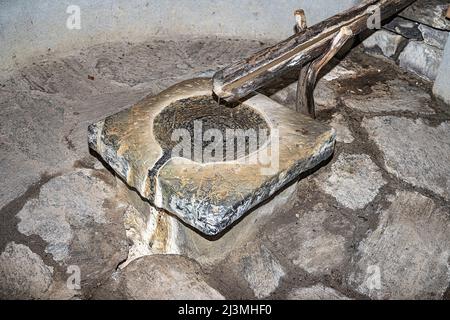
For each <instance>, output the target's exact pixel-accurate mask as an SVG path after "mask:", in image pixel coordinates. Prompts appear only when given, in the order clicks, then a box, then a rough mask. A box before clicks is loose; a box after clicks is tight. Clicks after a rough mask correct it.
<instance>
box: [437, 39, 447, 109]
mask: <svg viewBox="0 0 450 320" xmlns="http://www.w3.org/2000/svg"><path fill="white" fill-rule="evenodd" d="M449 70H450V41H448V40H447V45H446V46H445V51H444V59H443V61H442V63H441V66H440V67H439V72H438V75H437V77H436V81H435V82H434V87H433V93H434V94H435V95H436V96H437V97H438V98H440V99H442V100H444V102H446V103H447V104H449V105H450V72H449Z"/></svg>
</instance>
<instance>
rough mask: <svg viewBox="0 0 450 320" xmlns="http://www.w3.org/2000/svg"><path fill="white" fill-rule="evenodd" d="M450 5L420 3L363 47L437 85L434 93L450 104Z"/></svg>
mask: <svg viewBox="0 0 450 320" xmlns="http://www.w3.org/2000/svg"><path fill="white" fill-rule="evenodd" d="M448 6H449V3H448V1H447V0H418V1H417V2H415V3H414V4H413V5H411V6H410V7H408V8H407V9H405V10H404V11H403V12H401V13H400V14H399V16H397V17H395V18H393V19H391V20H390V21H388V22H387V23H386V24H385V25H384V26H383V28H382V29H381V30H378V31H376V32H374V33H373V34H371V35H370V36H369V37H368V38H366V39H365V40H364V41H363V46H364V48H365V50H366V52H367V53H369V54H372V55H381V56H384V57H386V58H388V59H392V60H394V61H395V62H396V63H397V64H399V65H400V67H401V68H403V69H406V70H408V71H410V72H413V73H415V74H417V75H419V76H420V77H422V78H425V79H427V80H429V81H432V82H436V83H435V90H434V92H435V94H436V95H437V96H438V97H439V98H441V99H443V100H444V101H446V102H447V103H450V94H449V91H450V82H449V78H448V75H447V73H448V70H449V68H448V65H449V62H448V60H449V59H450V50H449V49H447V50H446V51H445V52H444V48H445V46H446V43H447V42H448V38H449V31H450V20H449V19H447V18H446V12H447V8H448ZM443 61H445V62H443Z"/></svg>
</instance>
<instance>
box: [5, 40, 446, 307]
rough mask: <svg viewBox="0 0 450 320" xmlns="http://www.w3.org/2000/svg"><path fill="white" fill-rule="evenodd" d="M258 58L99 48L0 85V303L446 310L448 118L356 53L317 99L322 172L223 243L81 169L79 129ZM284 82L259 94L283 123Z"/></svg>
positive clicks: (180, 45)
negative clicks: (370, 305)
mask: <svg viewBox="0 0 450 320" xmlns="http://www.w3.org/2000/svg"><path fill="white" fill-rule="evenodd" d="M265 45H266V44H265V43H260V42H256V41H242V40H233V39H197V40H192V41H178V40H173V41H158V40H155V41H149V42H148V43H144V44H133V43H121V44H108V45H101V46H97V47H92V48H89V49H86V50H83V51H80V52H74V53H72V54H71V55H68V56H64V57H53V56H50V55H49V56H46V57H42V58H39V59H37V60H36V61H35V62H33V63H30V65H28V66H26V67H23V68H21V69H20V70H18V71H17V72H16V73H15V74H13V75H11V76H9V77H7V78H6V77H3V78H2V79H0V117H1V119H2V122H1V126H0V166H1V169H2V170H1V172H0V178H1V180H2V185H1V187H0V225H1V228H0V298H10V299H11V298H34V299H48V298H63V299H89V298H99V299H110V298H124V299H155V298H163V299H164V298H187V299H208V298H214V299H223V298H227V299H229V298H231V299H233V298H234V299H235V298H250V299H254V298H258V299H264V298H275V299H286V298H287V299H398V298H406V299H418V298H423V299H442V298H444V299H448V298H450V290H449V282H450V266H449V263H450V259H449V258H450V182H449V177H450V166H449V164H448V163H449V160H450V142H449V139H448V137H449V136H450V109H449V108H448V106H445V105H443V104H442V103H440V102H439V101H436V100H434V99H433V98H432V96H431V85H430V84H429V83H427V82H425V81H422V80H421V79H419V78H416V77H415V76H412V75H410V74H407V73H405V72H403V71H401V70H400V69H398V67H397V66H396V65H394V64H392V63H390V62H389V61H384V60H381V59H376V58H372V57H369V56H366V55H364V54H363V53H362V52H361V51H360V50H359V49H358V48H356V49H354V50H353V52H352V53H351V54H349V55H348V56H347V57H346V58H345V59H344V60H343V61H341V62H339V63H337V66H336V65H335V66H332V67H333V68H329V69H331V70H329V71H328V72H327V73H326V74H324V75H323V77H322V79H321V80H320V82H319V84H318V87H317V89H316V96H317V104H318V119H319V120H320V121H323V122H327V123H331V124H332V125H333V126H334V127H335V128H336V129H337V131H338V138H337V139H338V143H337V146H336V152H335V155H334V157H333V158H332V159H331V160H330V161H329V162H328V163H326V164H324V165H323V166H322V167H321V168H317V170H315V171H314V172H311V174H310V175H308V176H305V177H304V178H303V179H302V180H300V181H299V182H298V183H296V184H293V185H292V186H290V187H289V188H288V189H286V190H284V191H283V192H282V193H280V194H278V195H277V196H276V197H275V198H274V199H273V200H272V201H270V202H267V203H266V204H265V205H262V206H260V207H258V208H256V209H255V210H254V211H253V212H252V213H250V214H249V215H247V216H246V217H244V218H243V219H241V221H240V222H239V223H238V224H237V225H235V227H234V228H232V229H230V230H229V231H228V232H227V233H226V234H224V235H223V236H221V237H216V238H209V239H205V238H203V237H202V236H200V235H199V234H198V233H196V232H195V231H193V230H191V229H190V228H188V227H186V226H185V225H183V224H181V223H180V222H179V221H178V220H176V219H175V218H174V217H172V216H170V215H167V214H165V213H162V212H157V211H156V210H155V209H153V208H151V207H150V206H149V205H148V204H147V203H145V202H143V201H142V200H141V199H140V198H139V197H138V196H137V195H136V194H135V193H134V192H133V191H132V190H129V189H127V188H126V186H125V185H124V184H123V183H122V181H121V180H120V179H117V178H116V177H115V176H114V175H113V174H112V173H111V171H109V170H108V169H107V168H105V167H104V166H103V164H102V163H100V162H99V160H98V159H97V158H96V157H94V156H93V155H91V154H89V151H88V148H87V140H86V139H87V138H86V135H87V130H86V128H87V125H88V124H90V123H92V122H94V121H96V120H100V119H102V118H104V117H105V116H107V115H110V114H113V113H115V112H117V111H118V110H121V109H123V108H125V107H128V106H130V105H132V104H134V103H135V102H137V101H138V100H140V99H141V98H142V97H144V96H146V95H148V94H150V93H157V92H159V91H161V90H162V89H165V88H167V87H168V86H170V85H172V84H175V83H177V82H179V81H181V80H185V79H189V78H192V77H198V76H210V75H212V73H213V72H214V71H215V70H217V69H219V68H220V67H223V66H225V65H226V64H228V63H230V62H231V61H233V60H236V59H239V58H241V57H243V56H246V55H248V54H249V53H252V52H254V51H256V50H258V49H260V48H262V47H264V46H265ZM292 81H293V79H292V78H289V77H286V79H283V81H280V83H277V84H273V85H272V86H271V87H268V88H265V89H264V90H262V92H263V93H264V94H266V95H269V96H271V97H272V99H274V100H276V101H278V102H281V103H283V104H285V105H286V106H288V107H293V103H294V97H295V87H293V86H287V84H289V82H292ZM283 87H286V88H284V89H282V90H281V91H280V90H279V89H281V88H283ZM77 270H79V271H80V275H81V288H80V289H79V288H77V286H76V285H75V286H73V285H70V284H74V283H75V284H76V281H74V279H75V280H76V275H77ZM68 284H69V285H68Z"/></svg>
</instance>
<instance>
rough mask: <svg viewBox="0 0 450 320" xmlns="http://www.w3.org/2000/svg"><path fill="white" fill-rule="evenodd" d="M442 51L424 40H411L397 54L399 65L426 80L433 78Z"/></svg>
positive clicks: (439, 62)
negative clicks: (398, 54)
mask: <svg viewBox="0 0 450 320" xmlns="http://www.w3.org/2000/svg"><path fill="white" fill-rule="evenodd" d="M442 57H443V51H442V50H440V49H438V48H435V47H432V46H429V45H427V44H426V43H424V42H417V41H411V42H409V43H408V45H407V46H406V48H405V49H404V50H403V51H402V53H401V54H400V56H399V64H400V67H402V68H404V69H406V70H408V71H411V72H413V73H415V74H417V75H418V76H421V77H423V78H426V79H428V80H435V79H436V76H437V73H438V69H439V66H440V64H441V62H442Z"/></svg>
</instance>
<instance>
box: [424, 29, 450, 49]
mask: <svg viewBox="0 0 450 320" xmlns="http://www.w3.org/2000/svg"><path fill="white" fill-rule="evenodd" d="M419 29H420V31H421V32H422V34H423V40H424V41H425V43H426V44H428V45H430V46H433V47H436V48H438V49H441V50H444V48H445V44H446V43H447V39H448V34H449V32H448V31H442V30H437V29H434V28H431V27H428V26H426V25H423V24H421V25H420V26H419Z"/></svg>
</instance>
